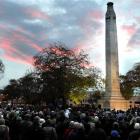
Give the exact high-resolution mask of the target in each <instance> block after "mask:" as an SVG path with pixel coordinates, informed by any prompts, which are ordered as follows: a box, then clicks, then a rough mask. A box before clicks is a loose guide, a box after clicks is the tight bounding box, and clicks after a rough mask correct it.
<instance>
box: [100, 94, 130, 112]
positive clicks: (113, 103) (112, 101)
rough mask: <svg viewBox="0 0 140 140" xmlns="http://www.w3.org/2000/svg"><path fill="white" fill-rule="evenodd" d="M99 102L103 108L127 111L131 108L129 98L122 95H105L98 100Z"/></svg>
mask: <svg viewBox="0 0 140 140" xmlns="http://www.w3.org/2000/svg"><path fill="white" fill-rule="evenodd" d="M98 104H100V105H101V106H102V108H107V109H111V110H112V109H116V110H123V111H126V110H127V109H129V108H130V102H129V100H125V99H124V98H123V97H121V96H114V97H113V96H112V97H104V98H103V99H100V100H99V101H98Z"/></svg>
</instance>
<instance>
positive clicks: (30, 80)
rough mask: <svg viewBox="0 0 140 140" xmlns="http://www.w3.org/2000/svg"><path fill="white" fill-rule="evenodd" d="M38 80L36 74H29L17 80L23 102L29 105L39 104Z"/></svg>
mask: <svg viewBox="0 0 140 140" xmlns="http://www.w3.org/2000/svg"><path fill="white" fill-rule="evenodd" d="M39 81H40V80H39V78H38V77H37V75H36V73H34V72H30V73H27V74H26V75H25V76H23V77H21V78H20V79H19V87H20V94H21V97H23V99H24V101H25V102H26V103H29V104H40V101H41V99H40V98H41V95H40V86H41V84H40V83H39Z"/></svg>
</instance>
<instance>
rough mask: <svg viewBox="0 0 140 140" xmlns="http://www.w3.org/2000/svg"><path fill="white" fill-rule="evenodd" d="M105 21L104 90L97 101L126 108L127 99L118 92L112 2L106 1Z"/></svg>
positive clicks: (106, 105)
mask: <svg viewBox="0 0 140 140" xmlns="http://www.w3.org/2000/svg"><path fill="white" fill-rule="evenodd" d="M105 23H106V25H105V34H106V36H105V53H106V83H105V84H106V89H105V90H106V91H105V95H104V97H103V98H102V99H101V100H100V101H99V103H100V104H101V105H102V107H103V108H110V109H117V110H120V109H121V110H126V109H128V108H129V101H128V100H125V99H124V98H123V97H122V95H121V92H120V82H119V62H118V40H117V27H116V14H115V11H114V9H113V3H112V2H108V3H107V12H106V15H105Z"/></svg>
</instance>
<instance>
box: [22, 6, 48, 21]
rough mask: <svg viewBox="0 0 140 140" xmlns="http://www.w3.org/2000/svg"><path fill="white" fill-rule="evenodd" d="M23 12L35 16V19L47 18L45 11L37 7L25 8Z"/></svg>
mask: <svg viewBox="0 0 140 140" xmlns="http://www.w3.org/2000/svg"><path fill="white" fill-rule="evenodd" d="M25 12H26V13H27V14H29V15H30V16H31V17H32V18H37V19H42V20H46V19H49V16H48V15H47V13H45V12H42V11H39V10H38V9H34V8H30V9H29V8H27V9H26V11H25Z"/></svg>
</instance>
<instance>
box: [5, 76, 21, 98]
mask: <svg viewBox="0 0 140 140" xmlns="http://www.w3.org/2000/svg"><path fill="white" fill-rule="evenodd" d="M3 94H4V95H5V96H6V99H7V100H9V99H10V100H13V99H16V98H18V97H20V91H19V84H18V80H15V79H11V80H10V81H9V84H8V85H7V86H6V87H5V88H4V90H3Z"/></svg>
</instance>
